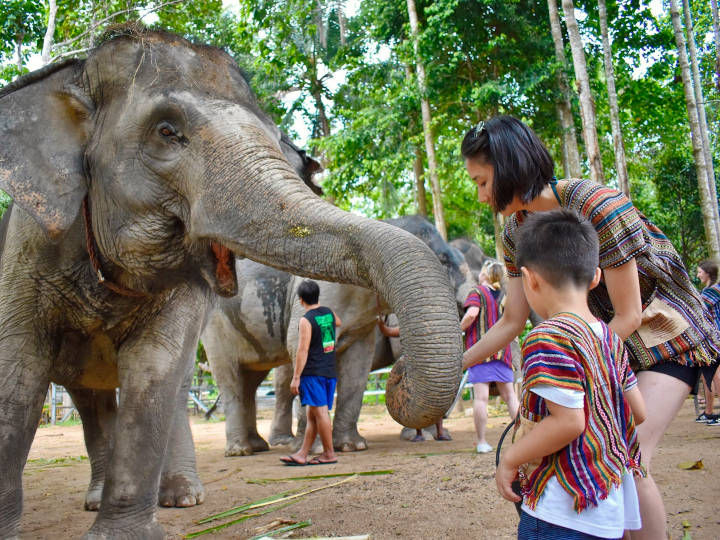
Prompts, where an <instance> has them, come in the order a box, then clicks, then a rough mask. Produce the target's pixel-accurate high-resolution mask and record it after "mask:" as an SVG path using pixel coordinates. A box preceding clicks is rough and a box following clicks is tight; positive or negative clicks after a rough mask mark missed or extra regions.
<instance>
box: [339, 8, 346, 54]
mask: <svg viewBox="0 0 720 540" xmlns="http://www.w3.org/2000/svg"><path fill="white" fill-rule="evenodd" d="M344 4H345V2H344V0H338V2H337V17H338V26H339V27H340V45H341V46H342V47H344V46H345V45H347V20H346V19H345V6H344Z"/></svg>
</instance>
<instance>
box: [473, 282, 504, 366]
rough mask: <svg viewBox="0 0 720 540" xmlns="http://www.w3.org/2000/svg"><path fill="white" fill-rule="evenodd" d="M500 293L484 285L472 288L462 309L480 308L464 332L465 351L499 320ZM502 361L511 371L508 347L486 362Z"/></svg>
mask: <svg viewBox="0 0 720 540" xmlns="http://www.w3.org/2000/svg"><path fill="white" fill-rule="evenodd" d="M499 296H500V291H499V290H497V289H491V288H490V287H486V286H485V285H478V286H477V287H473V290H472V291H470V294H468V296H467V298H466V299H465V304H464V305H463V307H464V308H465V309H466V310H467V308H469V307H472V306H475V307H478V308H480V313H478V316H477V317H476V318H475V320H474V321H473V324H472V325H470V326H469V327H468V329H467V330H466V331H465V349H469V348H470V347H472V346H473V345H475V343H477V342H478V340H479V339H480V338H481V337H482V336H484V335H485V333H486V332H487V331H488V330H489V329H490V327H491V326H493V325H494V324H495V323H496V322H497V321H498V319H499V318H500V306H499V304H498V298H499ZM492 360H502V361H503V362H505V363H506V364H507V366H508V367H509V368H510V369H512V354H511V352H510V345H508V346H507V347H505V349H502V350H500V351H498V352H497V353H495V354H494V355H493V356H491V357H490V358H488V360H487V361H492Z"/></svg>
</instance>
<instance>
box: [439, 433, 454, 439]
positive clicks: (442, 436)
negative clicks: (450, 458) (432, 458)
mask: <svg viewBox="0 0 720 540" xmlns="http://www.w3.org/2000/svg"><path fill="white" fill-rule="evenodd" d="M435 440H436V441H452V437H451V436H450V435H445V434H444V433H443V434H442V435H438V436H436V437H435Z"/></svg>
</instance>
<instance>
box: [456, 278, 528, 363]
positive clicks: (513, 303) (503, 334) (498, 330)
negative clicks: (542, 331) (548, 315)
mask: <svg viewBox="0 0 720 540" xmlns="http://www.w3.org/2000/svg"><path fill="white" fill-rule="evenodd" d="M529 314H530V306H529V305H528V302H527V300H526V298H525V292H524V291H523V286H522V278H519V277H512V278H510V279H508V284H507V294H506V297H505V312H504V313H503V315H502V317H500V319H499V320H498V322H496V323H495V324H494V325H493V326H492V327H491V328H490V329H489V330H488V331H487V333H486V334H485V335H484V336H482V338H480V340H479V341H478V342H477V343H476V344H475V345H473V346H472V347H470V348H469V349H468V350H467V351H465V354H464V356H463V369H467V368H469V367H470V366H473V365H475V364H479V363H480V362H482V361H484V360H485V359H486V358H488V357H490V356H492V355H493V354H495V353H496V352H498V351H499V350H500V349H504V348H505V347H506V346H507V345H508V343H510V342H511V341H512V340H513V339H515V338H516V337H517V336H519V335H520V332H522V331H523V329H524V328H525V321H527V318H528V315H529Z"/></svg>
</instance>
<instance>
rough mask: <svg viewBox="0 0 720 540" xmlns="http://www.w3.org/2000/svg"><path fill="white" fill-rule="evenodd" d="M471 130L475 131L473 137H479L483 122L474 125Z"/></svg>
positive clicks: (483, 127)
mask: <svg viewBox="0 0 720 540" xmlns="http://www.w3.org/2000/svg"><path fill="white" fill-rule="evenodd" d="M473 129H474V130H475V136H476V137H479V136H480V134H481V133H482V132H483V129H485V121H484V120H480V121H479V122H478V123H477V124H475V127H474V128H473Z"/></svg>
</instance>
